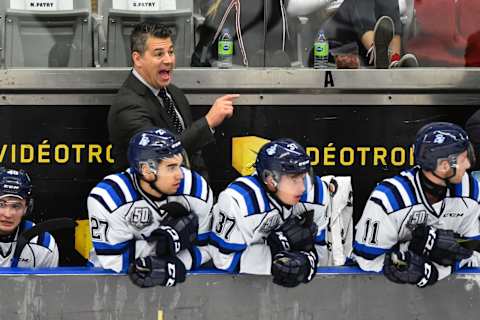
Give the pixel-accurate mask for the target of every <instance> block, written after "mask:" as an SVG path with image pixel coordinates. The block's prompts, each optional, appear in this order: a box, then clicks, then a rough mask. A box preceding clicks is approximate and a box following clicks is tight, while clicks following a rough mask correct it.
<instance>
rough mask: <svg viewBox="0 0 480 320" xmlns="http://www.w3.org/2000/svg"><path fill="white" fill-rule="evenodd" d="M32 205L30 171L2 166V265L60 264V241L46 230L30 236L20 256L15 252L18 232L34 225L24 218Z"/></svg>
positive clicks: (38, 265)
mask: <svg viewBox="0 0 480 320" xmlns="http://www.w3.org/2000/svg"><path fill="white" fill-rule="evenodd" d="M32 206H33V198H32V184H31V181H30V177H29V176H28V174H27V173H26V172H25V171H23V170H14V169H6V168H3V167H0V267H24V268H39V267H56V266H58V248H57V244H56V242H55V239H54V238H53V237H52V236H51V235H50V234H49V233H47V232H43V233H41V234H40V235H38V236H36V237H34V238H32V239H30V240H29V241H28V242H27V244H26V245H25V247H24V248H23V250H21V251H20V252H18V255H15V254H14V253H15V252H16V250H15V248H16V246H17V239H18V237H19V235H20V234H22V232H24V231H27V230H29V229H31V228H32V227H33V226H34V224H33V222H31V221H29V220H27V219H25V216H26V215H27V213H29V211H31V210H32V209H33V208H32ZM18 250H19V249H17V251H18Z"/></svg>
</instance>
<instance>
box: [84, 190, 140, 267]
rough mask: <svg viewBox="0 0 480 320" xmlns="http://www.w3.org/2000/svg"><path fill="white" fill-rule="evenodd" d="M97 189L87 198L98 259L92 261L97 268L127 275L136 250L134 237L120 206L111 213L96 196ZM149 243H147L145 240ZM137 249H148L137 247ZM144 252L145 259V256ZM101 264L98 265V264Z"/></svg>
mask: <svg viewBox="0 0 480 320" xmlns="http://www.w3.org/2000/svg"><path fill="white" fill-rule="evenodd" d="M96 188H98V187H96ZM94 192H99V190H96V191H95V188H94V189H93V190H92V193H91V194H90V196H89V197H88V200H87V206H88V216H89V219H90V232H91V236H92V242H93V249H94V254H95V256H96V259H91V260H94V261H92V262H93V263H94V264H95V266H97V267H102V268H104V269H111V270H114V271H116V272H126V271H127V270H128V265H129V262H130V261H131V260H133V259H134V257H133V255H135V247H137V244H136V243H135V241H134V240H133V234H132V232H131V231H130V230H129V227H128V225H127V223H126V221H125V220H124V219H123V217H122V215H121V207H120V208H117V209H116V210H114V211H112V212H109V211H108V210H107V208H106V207H105V206H104V205H103V204H101V203H100V201H99V198H98V197H95V193H94ZM142 242H144V244H147V242H146V241H142ZM138 249H140V250H147V251H148V249H145V247H144V246H141V245H138ZM146 255H147V254H146V253H143V254H142V256H146ZM97 263H98V265H97Z"/></svg>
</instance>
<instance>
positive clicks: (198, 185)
mask: <svg viewBox="0 0 480 320" xmlns="http://www.w3.org/2000/svg"><path fill="white" fill-rule="evenodd" d="M193 180H195V194H194V196H195V198H201V197H202V177H201V176H200V175H199V174H198V173H196V172H194V171H192V186H193ZM192 194H193V190H192Z"/></svg>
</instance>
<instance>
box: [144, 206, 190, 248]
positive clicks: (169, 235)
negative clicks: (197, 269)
mask: <svg viewBox="0 0 480 320" xmlns="http://www.w3.org/2000/svg"><path fill="white" fill-rule="evenodd" d="M166 220H167V221H166V222H164V223H163V224H162V225H161V226H160V227H158V228H157V229H155V230H154V231H152V233H151V234H150V236H149V238H148V240H149V241H157V245H156V248H155V253H156V255H157V256H159V257H163V256H171V257H173V256H175V255H177V254H178V253H179V252H180V251H181V250H183V249H186V248H191V247H192V243H193V242H194V241H195V239H196V238H197V234H198V216H197V215H196V214H195V213H193V212H191V213H189V214H188V215H187V216H183V217H180V218H172V219H166Z"/></svg>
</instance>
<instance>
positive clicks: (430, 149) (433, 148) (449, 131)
mask: <svg viewBox="0 0 480 320" xmlns="http://www.w3.org/2000/svg"><path fill="white" fill-rule="evenodd" d="M465 150H467V151H468V159H469V161H470V164H471V165H472V166H473V165H474V163H475V153H474V151H473V147H472V144H471V143H470V139H469V138H468V134H467V133H466V132H465V130H463V129H462V128H461V127H460V126H458V125H456V124H453V123H450V122H432V123H429V124H427V125H425V126H423V127H422V128H421V129H420V130H418V132H417V136H416V138H415V144H414V156H415V163H416V164H418V165H420V166H421V167H422V169H424V170H428V171H435V169H436V168H437V165H438V162H439V160H447V161H449V163H450V166H451V167H452V168H454V169H456V167H457V156H458V154H460V153H462V152H464V151H465Z"/></svg>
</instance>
